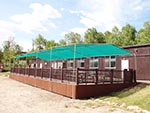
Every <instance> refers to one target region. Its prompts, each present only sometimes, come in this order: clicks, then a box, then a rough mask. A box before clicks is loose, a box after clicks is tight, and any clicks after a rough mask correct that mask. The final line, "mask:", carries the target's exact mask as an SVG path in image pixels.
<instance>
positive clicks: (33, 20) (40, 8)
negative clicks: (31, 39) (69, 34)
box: [11, 3, 61, 33]
mask: <svg viewBox="0 0 150 113" xmlns="http://www.w3.org/2000/svg"><path fill="white" fill-rule="evenodd" d="M30 8H31V9H32V10H33V12H32V13H25V14H17V15H13V16H12V17H11V20H13V21H14V22H15V23H16V24H19V25H20V28H21V29H20V30H22V31H24V32H26V33H32V32H33V31H34V30H36V31H48V29H47V28H46V27H45V26H46V25H47V24H46V23H47V22H48V23H51V24H48V25H49V26H50V27H54V28H55V26H56V25H55V24H54V23H52V22H50V19H54V18H60V17H61V14H60V13H59V12H58V11H57V10H56V9H54V8H53V7H52V6H50V5H48V4H45V5H42V4H40V3H32V4H31V5H30ZM45 24H46V25H45Z"/></svg>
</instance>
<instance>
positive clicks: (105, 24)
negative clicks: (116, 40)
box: [70, 0, 150, 31]
mask: <svg viewBox="0 0 150 113" xmlns="http://www.w3.org/2000/svg"><path fill="white" fill-rule="evenodd" d="M146 4H149V5H150V2H143V1H142V0H132V1H131V0H113V1H112V0H81V1H80V9H78V10H71V11H70V13H71V14H77V15H80V23H81V24H83V25H84V26H85V27H88V28H89V27H90V28H91V27H96V28H98V29H100V30H103V31H106V30H111V29H112V27H113V26H117V27H119V28H120V27H121V26H122V25H123V24H126V23H128V22H129V21H131V20H132V21H134V20H136V19H137V18H140V14H141V12H144V11H143V10H145V9H146V8H148V5H146Z"/></svg>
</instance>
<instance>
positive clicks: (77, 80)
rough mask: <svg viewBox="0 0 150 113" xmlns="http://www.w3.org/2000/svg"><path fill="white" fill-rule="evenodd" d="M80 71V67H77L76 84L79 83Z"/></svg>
mask: <svg viewBox="0 0 150 113" xmlns="http://www.w3.org/2000/svg"><path fill="white" fill-rule="evenodd" d="M78 73H79V68H77V69H76V84H77V85H78V84H79V77H78Z"/></svg>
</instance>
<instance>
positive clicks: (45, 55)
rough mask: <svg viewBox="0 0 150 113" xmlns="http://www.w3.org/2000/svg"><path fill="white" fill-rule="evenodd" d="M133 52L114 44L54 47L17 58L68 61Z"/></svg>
mask: <svg viewBox="0 0 150 113" xmlns="http://www.w3.org/2000/svg"><path fill="white" fill-rule="evenodd" d="M129 54H132V53H131V52H129V51H127V50H124V49H122V48H119V47H117V46H115V45H113V44H75V45H69V46H59V47H54V48H52V49H49V50H42V51H39V52H32V53H27V54H23V55H20V56H16V58H25V57H36V58H40V59H43V60H66V59H75V58H87V57H104V56H118V55H129Z"/></svg>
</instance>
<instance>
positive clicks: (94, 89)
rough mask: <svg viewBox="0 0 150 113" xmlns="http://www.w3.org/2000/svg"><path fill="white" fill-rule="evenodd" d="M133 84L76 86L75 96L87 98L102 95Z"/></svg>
mask: <svg viewBox="0 0 150 113" xmlns="http://www.w3.org/2000/svg"><path fill="white" fill-rule="evenodd" d="M132 85H133V84H123V83H122V84H99V85H78V86H76V98H89V97H98V96H104V95H107V94H109V93H112V92H115V91H119V90H121V89H124V88H127V87H129V86H132Z"/></svg>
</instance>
